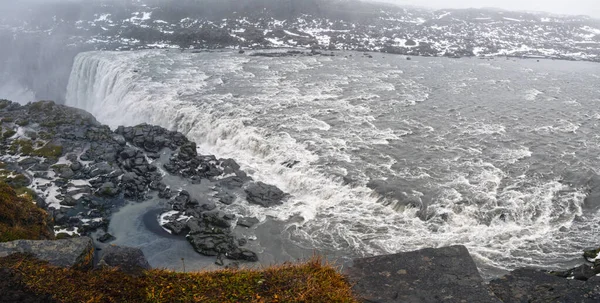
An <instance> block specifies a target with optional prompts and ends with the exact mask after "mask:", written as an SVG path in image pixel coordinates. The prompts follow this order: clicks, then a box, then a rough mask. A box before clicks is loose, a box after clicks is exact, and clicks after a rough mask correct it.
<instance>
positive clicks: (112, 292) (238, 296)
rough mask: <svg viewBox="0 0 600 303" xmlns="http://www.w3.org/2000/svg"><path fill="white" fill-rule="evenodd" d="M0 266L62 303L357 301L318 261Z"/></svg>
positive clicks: (23, 262)
mask: <svg viewBox="0 0 600 303" xmlns="http://www.w3.org/2000/svg"><path fill="white" fill-rule="evenodd" d="M0 267H4V268H10V269H11V270H12V271H14V272H16V273H17V276H18V277H19V279H21V280H22V282H23V283H24V284H25V285H27V287H28V288H29V289H30V290H31V291H32V292H34V293H37V294H41V295H43V294H49V295H51V296H52V297H53V298H55V299H56V300H58V301H59V302H67V303H68V302H73V303H75V302H78V303H79V302H207V303H208V302H218V303H221V302H358V301H357V300H356V298H355V297H354V296H353V294H352V292H351V289H350V285H349V284H348V282H347V281H346V280H345V278H344V277H343V276H342V275H341V274H340V273H339V272H338V271H337V270H336V269H335V268H333V267H332V266H331V265H329V264H324V263H323V262H322V260H321V259H320V258H318V257H315V258H312V259H311V260H308V261H306V262H302V263H297V264H284V265H279V266H273V267H268V268H265V269H261V270H250V269H235V270H234V269H223V270H218V271H206V272H197V273H176V272H171V271H167V270H150V271H147V272H145V273H144V274H142V275H140V276H130V275H127V274H125V273H122V272H120V271H117V270H108V269H102V270H95V271H79V270H74V269H64V268H56V267H53V266H50V265H48V264H47V263H45V262H42V261H38V260H35V259H33V258H31V257H28V256H24V255H13V256H10V257H7V258H2V259H0Z"/></svg>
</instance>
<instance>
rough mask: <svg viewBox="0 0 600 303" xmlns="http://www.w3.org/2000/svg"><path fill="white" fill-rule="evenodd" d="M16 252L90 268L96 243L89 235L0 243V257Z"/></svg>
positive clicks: (70, 265)
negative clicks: (94, 243)
mask: <svg viewBox="0 0 600 303" xmlns="http://www.w3.org/2000/svg"><path fill="white" fill-rule="evenodd" d="M15 253H26V254H31V255H33V256H34V257H36V258H38V259H40V260H43V261H48V262H49V263H50V264H52V265H55V266H61V267H74V268H81V269H89V268H91V267H92V262H93V257H94V245H93V244H92V239H91V238H88V237H80V238H71V239H63V240H45V241H38V240H17V241H11V242H6V243H0V257H6V256H8V255H12V254H15Z"/></svg>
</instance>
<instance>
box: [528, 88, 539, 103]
mask: <svg viewBox="0 0 600 303" xmlns="http://www.w3.org/2000/svg"><path fill="white" fill-rule="evenodd" d="M542 94H543V93H542V92H541V91H539V90H537V89H535V88H533V89H529V90H527V91H525V100H527V101H535V100H536V99H537V97H538V96H539V95H542Z"/></svg>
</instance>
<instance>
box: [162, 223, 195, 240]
mask: <svg viewBox="0 0 600 303" xmlns="http://www.w3.org/2000/svg"><path fill="white" fill-rule="evenodd" d="M163 227H164V228H166V229H168V230H170V231H171V233H172V234H174V235H177V236H179V235H184V234H187V233H188V232H189V231H190V228H189V227H188V226H187V224H186V223H184V222H181V221H171V222H168V223H166V224H165V225H163Z"/></svg>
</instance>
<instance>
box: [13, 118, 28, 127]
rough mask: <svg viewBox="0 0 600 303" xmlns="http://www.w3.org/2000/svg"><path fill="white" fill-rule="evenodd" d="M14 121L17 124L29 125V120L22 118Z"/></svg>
mask: <svg viewBox="0 0 600 303" xmlns="http://www.w3.org/2000/svg"><path fill="white" fill-rule="evenodd" d="M15 123H16V124H17V125H18V126H27V125H29V120H25V119H22V120H18V121H17V122H15Z"/></svg>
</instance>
